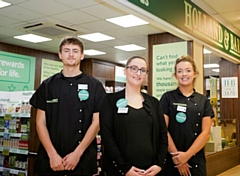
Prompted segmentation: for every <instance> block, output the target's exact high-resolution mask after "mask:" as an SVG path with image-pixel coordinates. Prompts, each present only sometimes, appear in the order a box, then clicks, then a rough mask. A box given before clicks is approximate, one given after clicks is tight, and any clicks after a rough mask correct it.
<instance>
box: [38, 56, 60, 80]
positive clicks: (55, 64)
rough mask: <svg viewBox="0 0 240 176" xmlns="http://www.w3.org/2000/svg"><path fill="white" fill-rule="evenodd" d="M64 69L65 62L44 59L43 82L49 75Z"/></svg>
mask: <svg viewBox="0 0 240 176" xmlns="http://www.w3.org/2000/svg"><path fill="white" fill-rule="evenodd" d="M62 69H63V63H62V62H60V61H54V60H48V59H42V72H41V82H42V81H44V80H45V79H47V78H48V77H50V76H52V75H54V74H55V73H58V72H60V71H61V70H62Z"/></svg>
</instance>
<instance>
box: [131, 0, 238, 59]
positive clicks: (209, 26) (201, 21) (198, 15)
mask: <svg viewBox="0 0 240 176" xmlns="http://www.w3.org/2000/svg"><path fill="white" fill-rule="evenodd" d="M128 1H129V2H131V3H133V4H135V5H137V6H138V7H140V8H142V9H144V10H146V11H147V12H149V13H151V14H153V15H155V16H157V17H159V18H160V19H162V20H164V21H166V22H168V23H170V24H172V25H173V26H176V27H177V28H179V29H181V30H183V31H185V32H187V33H189V34H191V35H192V36H194V37H196V38H198V39H200V40H202V41H204V42H206V43H207V44H209V45H211V46H213V47H215V48H217V49H219V50H221V51H223V52H224V53H227V54H229V55H231V56H233V57H235V58H237V59H239V60H240V38H239V37H238V36H237V35H236V34H234V33H233V32H232V31H230V30H229V29H228V28H226V27H225V26H223V25H222V24H221V23H219V22H218V21H217V20H216V19H215V18H213V17H212V16H210V15H209V14H207V13H206V12H205V11H203V10H202V9H201V8H199V7H198V6H197V5H196V4H194V3H193V2H191V1H190V0H128Z"/></svg>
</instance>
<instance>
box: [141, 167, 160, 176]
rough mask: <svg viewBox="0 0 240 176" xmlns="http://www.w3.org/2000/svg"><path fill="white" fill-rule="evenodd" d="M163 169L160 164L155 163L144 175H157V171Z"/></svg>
mask: <svg viewBox="0 0 240 176" xmlns="http://www.w3.org/2000/svg"><path fill="white" fill-rule="evenodd" d="M161 170H162V168H161V167H160V166H157V165H153V166H151V167H150V168H148V169H147V170H146V171H145V172H144V175H145V176H154V175H157V173H159V172H160V171H161Z"/></svg>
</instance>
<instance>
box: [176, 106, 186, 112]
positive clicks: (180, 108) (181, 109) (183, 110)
mask: <svg viewBox="0 0 240 176" xmlns="http://www.w3.org/2000/svg"><path fill="white" fill-rule="evenodd" d="M186 110H187V107H185V106H179V105H178V106H177V111H181V112H186Z"/></svg>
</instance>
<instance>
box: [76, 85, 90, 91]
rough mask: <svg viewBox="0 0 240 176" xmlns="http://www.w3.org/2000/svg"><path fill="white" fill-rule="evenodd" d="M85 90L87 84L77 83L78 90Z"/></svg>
mask: <svg viewBox="0 0 240 176" xmlns="http://www.w3.org/2000/svg"><path fill="white" fill-rule="evenodd" d="M81 89H82V90H83V89H84V90H87V89H88V85H87V84H78V90H81Z"/></svg>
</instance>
